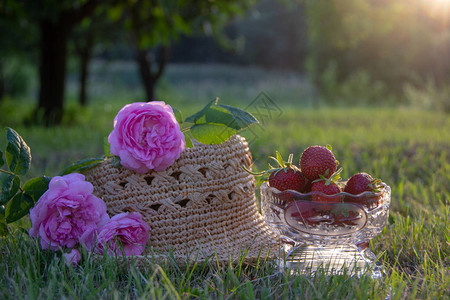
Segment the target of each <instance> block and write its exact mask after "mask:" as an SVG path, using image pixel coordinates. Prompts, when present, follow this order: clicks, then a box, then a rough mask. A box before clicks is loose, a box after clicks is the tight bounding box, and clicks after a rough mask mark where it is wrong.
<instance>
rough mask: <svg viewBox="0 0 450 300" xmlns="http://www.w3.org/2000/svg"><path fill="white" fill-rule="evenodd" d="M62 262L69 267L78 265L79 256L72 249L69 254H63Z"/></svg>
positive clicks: (78, 253)
mask: <svg viewBox="0 0 450 300" xmlns="http://www.w3.org/2000/svg"><path fill="white" fill-rule="evenodd" d="M63 257H64V260H65V262H66V264H68V265H69V266H75V265H78V263H79V262H80V260H81V254H80V252H78V251H77V250H75V249H72V251H71V252H70V253H63Z"/></svg>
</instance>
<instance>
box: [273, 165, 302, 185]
mask: <svg viewBox="0 0 450 300" xmlns="http://www.w3.org/2000/svg"><path fill="white" fill-rule="evenodd" d="M269 185H270V186H271V187H274V188H276V189H278V190H279V191H285V190H294V191H301V190H302V189H303V187H304V186H305V178H304V177H303V174H302V172H300V170H298V169H297V168H293V167H285V168H282V169H280V170H277V171H274V172H272V173H270V176H269Z"/></svg>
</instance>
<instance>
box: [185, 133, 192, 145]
mask: <svg viewBox="0 0 450 300" xmlns="http://www.w3.org/2000/svg"><path fill="white" fill-rule="evenodd" d="M184 140H185V141H186V148H192V147H194V144H192V138H191V135H190V134H189V132H186V133H185V134H184Z"/></svg>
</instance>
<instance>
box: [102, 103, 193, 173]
mask: <svg viewBox="0 0 450 300" xmlns="http://www.w3.org/2000/svg"><path fill="white" fill-rule="evenodd" d="M108 141H109V143H110V144H111V153H112V154H114V155H116V156H119V157H120V163H121V164H122V166H124V167H125V168H128V169H131V170H134V171H136V172H137V173H147V172H148V171H149V170H155V171H162V170H164V169H166V168H167V167H168V166H170V165H172V164H173V163H174V162H175V160H176V159H177V158H178V157H180V154H181V152H183V151H184V148H185V145H186V143H185V140H184V134H183V133H182V132H181V130H180V125H179V124H178V122H177V120H176V119H175V116H174V114H173V111H172V108H171V107H170V106H169V105H167V104H165V103H164V102H162V101H154V102H147V103H145V102H136V103H132V104H128V105H125V106H124V107H123V108H122V109H121V110H120V111H119V113H118V114H117V116H116V117H115V118H114V129H113V130H112V132H111V133H110V134H109V137H108Z"/></svg>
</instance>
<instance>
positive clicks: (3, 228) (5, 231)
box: [0, 222, 9, 236]
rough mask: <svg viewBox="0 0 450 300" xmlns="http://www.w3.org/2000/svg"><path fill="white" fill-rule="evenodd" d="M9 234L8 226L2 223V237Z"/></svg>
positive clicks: (0, 227) (0, 230)
mask: <svg viewBox="0 0 450 300" xmlns="http://www.w3.org/2000/svg"><path fill="white" fill-rule="evenodd" d="M8 233H9V230H8V225H6V223H5V222H0V236H7V235H8Z"/></svg>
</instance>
